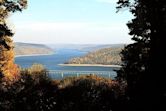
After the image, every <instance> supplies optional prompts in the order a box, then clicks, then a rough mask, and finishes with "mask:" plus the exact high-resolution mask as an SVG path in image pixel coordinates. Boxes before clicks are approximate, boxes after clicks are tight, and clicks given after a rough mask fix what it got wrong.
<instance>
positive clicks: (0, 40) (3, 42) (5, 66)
mask: <svg viewBox="0 0 166 111" xmlns="http://www.w3.org/2000/svg"><path fill="white" fill-rule="evenodd" d="M26 5H27V0H0V76H1V77H3V79H5V80H7V81H13V80H15V79H16V78H17V75H18V73H19V70H18V68H17V65H15V64H14V51H13V48H14V45H13V41H12V39H11V37H12V36H13V32H12V31H11V29H9V27H8V26H7V21H6V19H7V18H8V16H9V15H10V14H11V13H14V12H16V11H22V9H24V8H26Z"/></svg>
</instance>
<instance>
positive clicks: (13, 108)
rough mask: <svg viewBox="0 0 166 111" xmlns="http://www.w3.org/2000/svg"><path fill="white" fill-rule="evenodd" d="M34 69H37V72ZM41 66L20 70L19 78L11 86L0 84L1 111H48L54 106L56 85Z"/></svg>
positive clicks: (2, 82) (3, 82)
mask: <svg viewBox="0 0 166 111" xmlns="http://www.w3.org/2000/svg"><path fill="white" fill-rule="evenodd" d="M35 68H38V69H37V70H36V69H35ZM47 75H48V72H47V71H46V70H45V69H44V68H43V66H42V65H39V64H35V65H33V66H32V67H31V68H28V69H23V70H21V74H20V76H21V77H20V78H19V80H18V81H16V82H15V83H13V84H12V85H9V84H6V82H5V81H1V83H0V95H1V98H0V110H2V111H42V110H44V111H49V110H50V109H49V107H48V105H53V104H54V94H55V90H56V89H57V85H56V84H54V83H52V81H51V80H50V79H49V78H48V76H47Z"/></svg>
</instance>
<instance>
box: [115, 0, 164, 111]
mask: <svg viewBox="0 0 166 111" xmlns="http://www.w3.org/2000/svg"><path fill="white" fill-rule="evenodd" d="M118 5H119V6H118V7H117V9H118V10H119V9H121V8H123V7H129V9H130V12H131V13H132V14H133V15H134V19H132V21H130V22H129V23H128V24H127V25H128V27H129V29H130V33H129V34H130V35H132V36H133V37H132V40H134V41H135V43H133V44H130V45H128V46H126V47H125V49H124V50H123V51H122V61H123V67H122V69H121V70H120V71H118V79H119V80H125V81H127V84H128V90H127V94H128V96H129V98H130V101H129V102H131V104H134V105H136V106H137V107H138V106H139V107H138V108H140V109H141V110H143V109H145V108H147V109H149V108H152V107H153V110H154V109H155V108H156V109H157V110H160V109H159V108H160V107H164V104H163V102H162V101H163V100H165V94H166V87H165V84H166V83H165V79H164V75H163V72H165V70H164V69H165V66H164V65H163V61H164V60H165V51H164V50H163V48H164V44H165V43H164V35H165V32H166V1H165V0H119V1H118ZM160 87H161V88H160ZM131 104H130V105H131ZM132 110H133V109H132ZM134 110H136V109H134Z"/></svg>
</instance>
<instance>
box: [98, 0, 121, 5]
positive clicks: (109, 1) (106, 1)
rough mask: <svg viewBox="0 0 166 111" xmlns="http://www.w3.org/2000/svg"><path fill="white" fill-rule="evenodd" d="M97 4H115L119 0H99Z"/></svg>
mask: <svg viewBox="0 0 166 111" xmlns="http://www.w3.org/2000/svg"><path fill="white" fill-rule="evenodd" d="M97 2H102V3H111V4H115V3H116V2H118V0H97Z"/></svg>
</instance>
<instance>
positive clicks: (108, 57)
mask: <svg viewBox="0 0 166 111" xmlns="http://www.w3.org/2000/svg"><path fill="white" fill-rule="evenodd" d="M123 47H124V46H120V47H111V48H103V49H99V50H96V51H92V52H89V53H88V54H87V55H85V56H82V57H76V58H72V59H71V60H69V61H68V62H66V63H65V64H102V65H121V57H120V52H121V50H122V48H123ZM93 50H94V49H93Z"/></svg>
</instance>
